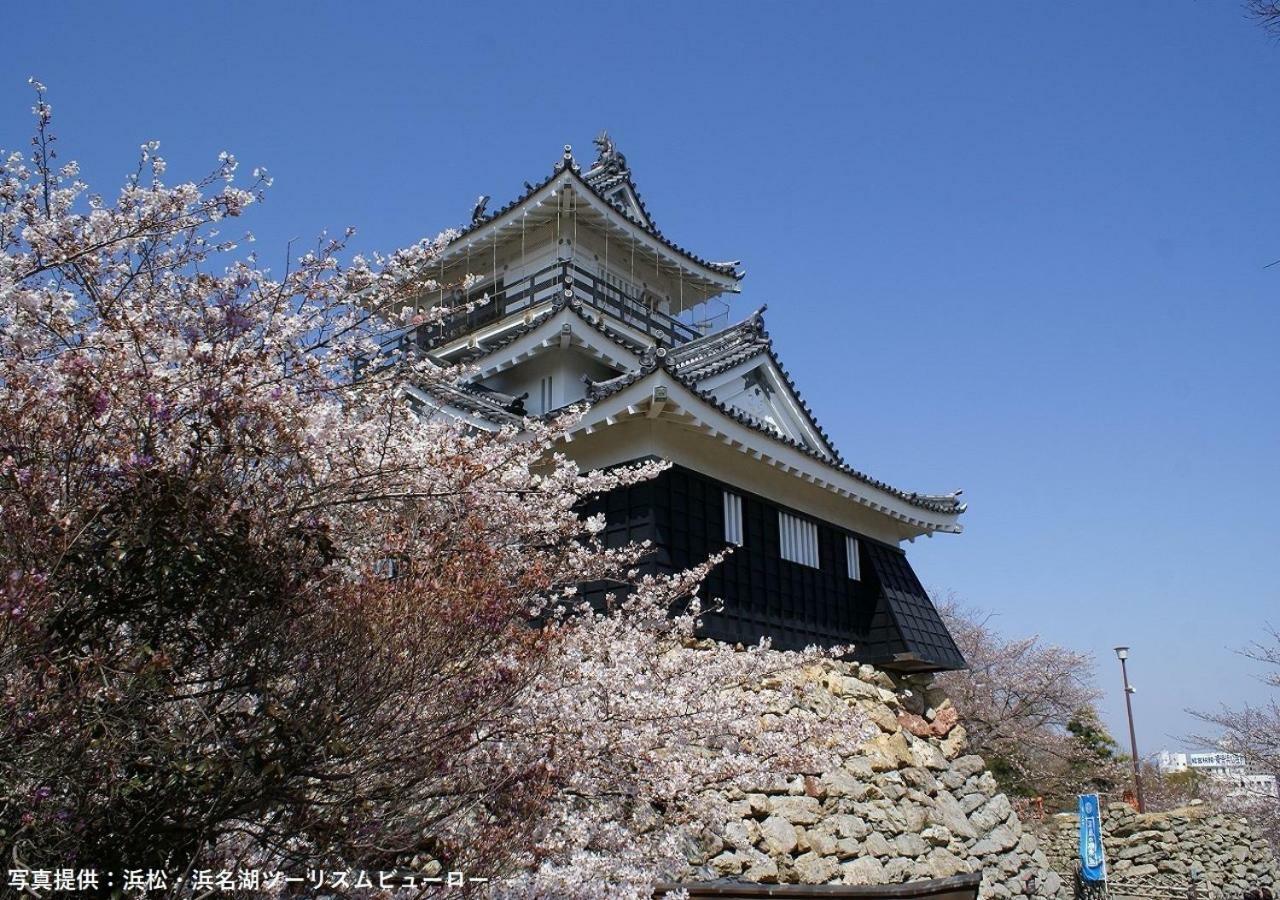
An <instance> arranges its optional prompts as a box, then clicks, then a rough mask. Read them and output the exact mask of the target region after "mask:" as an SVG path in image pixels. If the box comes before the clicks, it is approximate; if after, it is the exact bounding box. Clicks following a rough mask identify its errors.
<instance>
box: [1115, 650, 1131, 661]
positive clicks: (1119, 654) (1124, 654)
mask: <svg viewBox="0 0 1280 900" xmlns="http://www.w3.org/2000/svg"><path fill="white" fill-rule="evenodd" d="M1128 658H1129V648H1128V647H1117V648H1116V659H1128Z"/></svg>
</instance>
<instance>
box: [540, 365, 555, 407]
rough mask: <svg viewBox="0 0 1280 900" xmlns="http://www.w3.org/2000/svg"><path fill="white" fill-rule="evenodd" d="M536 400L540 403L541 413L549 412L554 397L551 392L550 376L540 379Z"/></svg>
mask: <svg viewBox="0 0 1280 900" xmlns="http://www.w3.org/2000/svg"><path fill="white" fill-rule="evenodd" d="M538 398H539V400H541V401H542V412H543V413H544V414H545V413H549V412H551V410H552V405H553V404H554V403H555V397H554V395H553V394H552V392H551V376H550V375H548V376H547V377H546V378H544V379H542V382H541V384H540V385H539V394H538Z"/></svg>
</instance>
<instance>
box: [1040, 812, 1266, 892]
mask: <svg viewBox="0 0 1280 900" xmlns="http://www.w3.org/2000/svg"><path fill="white" fill-rule="evenodd" d="M1078 827H1079V826H1078V820H1077V818H1076V817H1075V816H1074V815H1069V814H1063V815H1057V816H1052V817H1050V818H1049V819H1048V820H1046V822H1045V824H1044V827H1043V828H1042V829H1040V837H1041V843H1042V846H1043V847H1044V850H1045V853H1046V854H1047V855H1048V857H1049V861H1050V863H1051V864H1052V865H1053V867H1054V868H1055V869H1057V870H1058V871H1059V872H1061V873H1069V872H1071V871H1072V869H1073V867H1074V865H1075V861H1076V858H1077V856H1078V855H1079V849H1078V838H1077V829H1078ZM1102 846H1103V849H1104V850H1105V851H1106V855H1107V877H1108V879H1109V880H1110V881H1112V882H1117V881H1121V882H1124V881H1147V882H1163V883H1165V884H1182V885H1186V884H1189V883H1192V882H1194V883H1195V884H1196V886H1197V891H1198V893H1199V895H1200V896H1201V897H1211V898H1218V897H1225V898H1238V897H1241V896H1242V895H1243V894H1244V892H1245V891H1246V890H1250V889H1252V888H1257V887H1264V886H1265V887H1270V888H1272V889H1273V890H1274V889H1275V888H1276V887H1277V886H1278V885H1280V869H1277V865H1276V860H1275V858H1274V857H1273V856H1272V854H1271V850H1270V847H1269V845H1268V844H1267V842H1266V841H1264V840H1261V839H1260V838H1259V837H1258V835H1257V834H1256V833H1255V832H1254V830H1253V828H1252V827H1251V826H1250V825H1249V822H1248V821H1247V820H1245V819H1241V818H1238V817H1235V816H1230V815H1227V814H1225V813H1221V812H1217V811H1215V810H1213V809H1211V808H1210V807H1209V806H1206V805H1204V804H1201V803H1196V804H1195V805H1192V806H1189V807H1186V808H1184V809H1177V810H1173V811H1171V812H1163V813H1147V814H1145V815H1138V814H1137V813H1136V812H1134V810H1133V808H1132V807H1130V806H1129V805H1128V804H1126V803H1113V804H1111V805H1110V806H1108V807H1107V808H1106V810H1105V811H1104V815H1103V819H1102Z"/></svg>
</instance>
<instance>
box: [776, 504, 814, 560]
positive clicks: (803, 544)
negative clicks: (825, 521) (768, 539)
mask: <svg viewBox="0 0 1280 900" xmlns="http://www.w3.org/2000/svg"><path fill="white" fill-rule="evenodd" d="M778 537H779V546H780V548H781V551H782V558H783V559H789V560H791V562H793V563H799V564H800V565H802V566H812V567H813V568H815V569H816V568H818V526H817V525H815V524H814V523H813V522H810V521H808V520H807V519H801V518H798V517H796V516H792V515H788V514H787V513H784V512H783V511H782V510H778Z"/></svg>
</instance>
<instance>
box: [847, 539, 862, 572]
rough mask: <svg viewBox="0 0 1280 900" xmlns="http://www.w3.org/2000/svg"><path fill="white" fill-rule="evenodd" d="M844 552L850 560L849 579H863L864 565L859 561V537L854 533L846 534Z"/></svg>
mask: <svg viewBox="0 0 1280 900" xmlns="http://www.w3.org/2000/svg"><path fill="white" fill-rule="evenodd" d="M844 553H845V556H846V557H847V558H848V560H849V580H850V581H861V580H862V566H861V564H860V563H859V562H858V539H857V538H856V537H853V536H852V535H848V534H846V535H845V536H844Z"/></svg>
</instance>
